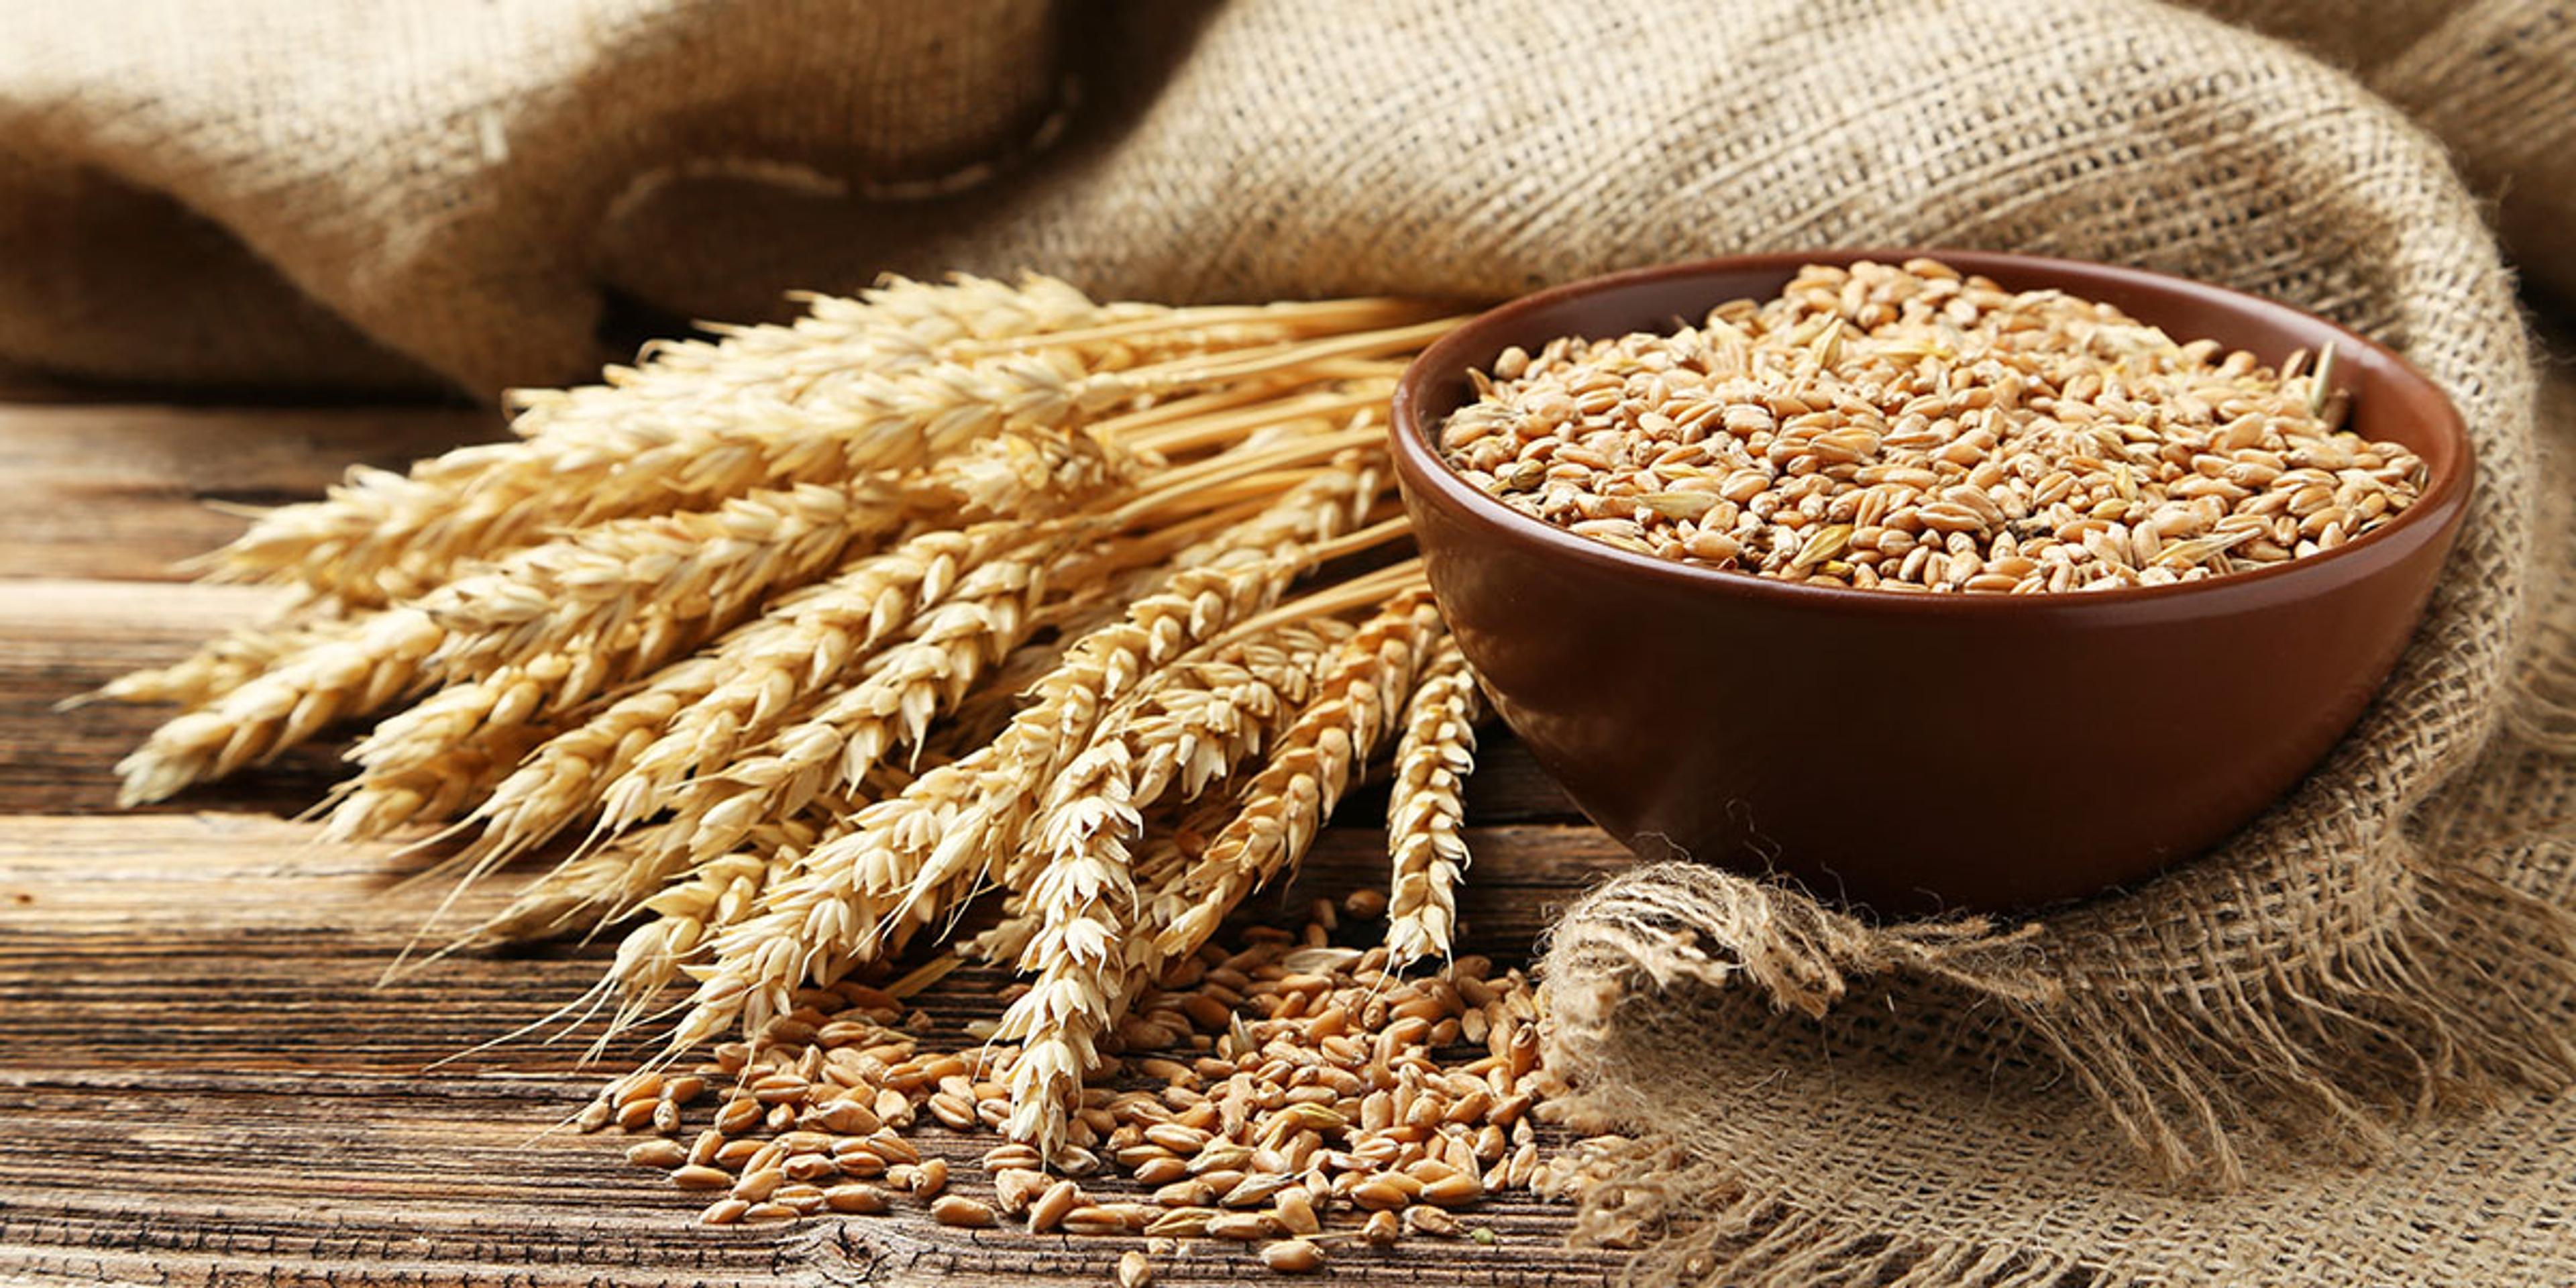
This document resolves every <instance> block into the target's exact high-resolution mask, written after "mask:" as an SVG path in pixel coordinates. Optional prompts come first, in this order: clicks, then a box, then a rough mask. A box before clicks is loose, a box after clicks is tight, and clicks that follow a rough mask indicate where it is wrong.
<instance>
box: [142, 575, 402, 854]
mask: <svg viewBox="0 0 2576 1288" xmlns="http://www.w3.org/2000/svg"><path fill="white" fill-rule="evenodd" d="M445 638H446V633H445V632H444V631H442V630H440V629H439V627H438V624H437V623H435V622H433V621H431V620H430V618H429V615H428V614H426V613H423V612H421V611H419V610H417V609H410V608H392V609H386V610H385V611H383V612H379V613H374V614H370V615H368V616H365V617H360V618H356V619H353V620H351V621H349V622H346V623H342V624H340V625H338V626H336V627H333V628H332V629H330V630H328V631H327V632H324V633H322V634H321V635H320V637H319V638H318V639H317V640H316V641H315V642H313V643H310V644H307V645H305V646H304V647H302V648H300V649H297V650H296V651H295V652H293V653H290V654H288V655H287V656H286V657H284V658H283V659H281V660H280V661H278V662H276V663H275V664H273V665H271V666H270V667H269V669H267V670H266V671H263V672H261V673H260V674H259V676H258V677H257V678H254V679H252V680H249V681H247V682H245V683H243V684H241V685H240V686H238V687H236V688H234V689H233V690H231V691H230V692H227V693H225V694H224V695H223V696H221V697H219V698H217V699H215V700H214V701H213V702H210V703H208V704H207V705H205V706H203V707H200V708H198V709H197V710H194V711H191V712H188V713H186V714H184V715H181V716H179V717H177V718H176V719H173V720H171V721H170V722H168V723H166V724H164V725H162V726H161V727H160V728H158V729H155V730H153V731H152V736H151V737H149V738H147V739H145V740H144V743H143V745H142V746H141V747H138V748H136V749H135V750H134V752H133V754H131V755H129V756H127V757H126V758H125V759H124V760H122V761H119V762H117V766H116V769H117V773H118V774H120V775H121V776H123V778H124V780H125V782H124V785H123V786H122V788H120V789H119V791H118V792H117V803H119V804H121V805H129V806H130V805H139V804H143V803H145V802H149V801H157V800H161V799H164V798H165V797H168V796H169V795H170V794H171V793H173V792H176V791H178V790H179V789H180V788H182V787H186V786H187V785H189V784H190V783H196V782H202V781H204V780H206V779H209V778H218V777H221V776H223V775H225V774H229V773H231V772H233V771H234V770H236V769H239V768H241V767H242V766H244V765H248V764H252V763H255V762H258V761H262V760H266V759H268V758H269V757H271V756H274V755H276V754H277V753H278V752H279V751H281V750H283V749H285V748H287V747H290V746H293V745H294V744H296V743H298V742H301V741H303V740H304V739H306V738H309V737H311V736H313V734H314V733H315V732H316V731H318V730H320V729H321V728H322V727H323V726H324V725H327V724H329V723H331V722H332V721H334V720H337V719H340V718H342V717H344V716H351V715H356V714H359V713H361V712H365V711H372V710H374V709H376V708H377V707H380V706H382V705H384V704H385V703H387V702H389V701H391V700H392V699H393V698H394V697H395V696H396V695H398V694H400V693H402V692H403V691H405V690H406V689H409V688H410V687H412V685H413V684H414V683H415V682H417V680H418V679H419V677H420V675H421V668H422V666H423V665H424V664H425V663H426V662H427V661H428V659H429V655H430V654H431V652H432V651H433V650H435V649H436V648H437V647H438V646H439V644H440V643H441V642H442V641H443V640H444V639H445Z"/></svg>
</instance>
